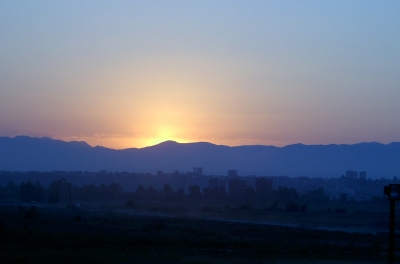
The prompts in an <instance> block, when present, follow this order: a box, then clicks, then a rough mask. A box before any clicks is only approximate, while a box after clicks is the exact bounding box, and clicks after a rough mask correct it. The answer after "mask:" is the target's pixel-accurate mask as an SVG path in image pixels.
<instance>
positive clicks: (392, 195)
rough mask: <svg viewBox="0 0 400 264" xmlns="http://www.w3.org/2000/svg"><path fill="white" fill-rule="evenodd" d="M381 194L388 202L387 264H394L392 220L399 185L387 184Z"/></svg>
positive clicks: (399, 193)
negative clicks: (385, 196)
mask: <svg viewBox="0 0 400 264" xmlns="http://www.w3.org/2000/svg"><path fill="white" fill-rule="evenodd" d="M383 193H384V194H385V195H387V197H388V200H389V201H390V223H389V252H388V253H389V258H388V259H389V264H393V263H394V220H395V211H396V210H395V209H396V201H400V184H389V186H385V187H384V188H383Z"/></svg>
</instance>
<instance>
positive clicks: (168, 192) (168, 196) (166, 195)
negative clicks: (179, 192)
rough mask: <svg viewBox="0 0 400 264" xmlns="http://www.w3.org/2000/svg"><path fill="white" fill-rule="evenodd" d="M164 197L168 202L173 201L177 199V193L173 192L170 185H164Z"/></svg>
mask: <svg viewBox="0 0 400 264" xmlns="http://www.w3.org/2000/svg"><path fill="white" fill-rule="evenodd" d="M163 196H164V198H165V199H166V200H169V201H171V200H173V199H175V193H174V191H173V190H172V188H171V186H170V185H169V184H164V186H163Z"/></svg>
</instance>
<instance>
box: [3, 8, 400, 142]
mask: <svg viewBox="0 0 400 264" xmlns="http://www.w3.org/2000/svg"><path fill="white" fill-rule="evenodd" d="M399 14H400V1H369V0H360V1H348V0H343V1H338V0H333V1H328V0H326V1H319V0H316V1H297V0H296V1H264V0H263V1H234V0H226V1H215V0H210V1H207V0H201V1H200V0H199V1H186V0H185V1H173V0H169V1H150V0H144V1H115V0H114V1H100V0H94V1H89V0H84V1H82V0H79V1H78V0H68V1H67V0H65V1H52V0H48V1H40V0H35V1H29V0H26V1H18V0H12V1H11V0H9V1H7V0H0V34H1V38H0V136H15V135H29V136H35V137H44V136H47V137H51V138H56V139H62V140H67V141H71V140H83V141H86V142H88V143H89V144H91V145H93V146H94V145H101V146H106V147H111V148H117V149H121V148H129V147H144V146H148V145H154V144H156V143H159V142H161V141H164V140H167V139H171V140H175V141H178V142H197V141H207V142H212V143H215V144H223V145H230V146H236V145H254V144H262V145H275V146H285V145H288V144H293V143H303V144H331V143H334V144H352V143H359V142H370V141H377V142H381V143H390V142H393V141H400V133H399V132H400V15H399Z"/></svg>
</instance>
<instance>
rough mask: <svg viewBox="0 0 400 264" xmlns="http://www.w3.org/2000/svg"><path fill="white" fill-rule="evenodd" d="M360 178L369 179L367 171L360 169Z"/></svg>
mask: <svg viewBox="0 0 400 264" xmlns="http://www.w3.org/2000/svg"><path fill="white" fill-rule="evenodd" d="M360 179H361V180H366V179H367V173H366V172H365V171H360Z"/></svg>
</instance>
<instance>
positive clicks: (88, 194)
mask: <svg viewBox="0 0 400 264" xmlns="http://www.w3.org/2000/svg"><path fill="white" fill-rule="evenodd" d="M61 179H62V181H61ZM398 182H399V181H398V179H397V177H394V178H393V179H386V178H381V179H374V180H372V179H370V178H368V177H367V172H365V171H361V172H357V171H353V170H348V171H346V172H344V174H343V175H341V176H339V177H337V178H329V179H326V178H309V177H287V176H267V175H266V176H256V175H246V176H241V175H240V174H239V172H238V170H235V169H230V170H227V174H226V175H206V174H204V173H203V168H202V167H194V168H193V171H191V172H186V173H181V172H178V171H174V172H170V173H165V172H163V171H160V170H159V171H157V173H156V174H150V173H128V172H108V171H104V170H103V171H99V172H88V171H70V172H67V171H54V172H35V171H31V172H9V171H0V186H1V187H0V199H2V200H3V201H5V200H14V201H19V200H22V201H25V202H27V201H35V202H55V201H57V202H58V201H59V200H60V199H65V200H67V196H68V195H67V194H66V190H67V189H68V188H69V189H70V191H71V189H72V193H73V197H72V198H73V200H74V202H82V201H85V200H93V199H95V200H107V199H108V200H118V199H125V200H128V199H139V200H140V199H158V198H169V199H175V200H179V199H183V198H184V197H190V198H193V199H200V198H204V199H247V200H249V201H253V200H259V201H258V202H260V201H264V202H265V204H270V203H271V202H274V201H275V200H279V199H278V198H277V197H276V196H279V194H276V192H287V193H290V195H291V198H285V199H284V200H293V201H297V200H299V199H300V197H303V198H304V197H305V196H310V195H314V194H316V193H317V194H319V196H318V197H314V198H313V199H314V200H316V202H321V201H324V200H330V201H335V200H342V201H371V200H374V199H375V200H376V199H378V200H380V199H383V197H384V195H383V187H384V186H385V185H388V184H389V183H398ZM63 185H65V186H67V185H68V186H69V187H68V188H67V187H62V186H63ZM27 186H28V187H30V188H31V189H32V190H31V191H27V192H28V193H32V195H30V194H26V193H23V192H24V191H25V190H26V189H27ZM60 186H61V187H60ZM63 188H64V189H63ZM28 189H29V188H28ZM34 189H37V190H34ZM63 192H64V193H65V194H64V195H62V193H63ZM38 193H39V194H38ZM102 193H103V194H102ZM274 193H275V194H274ZM282 195H283V194H282ZM290 195H289V196H290ZM314 196H315V195H314ZM55 197H56V198H55ZM57 197H58V198H57ZM281 200H282V199H281ZM302 202H304V199H303V201H302Z"/></svg>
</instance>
